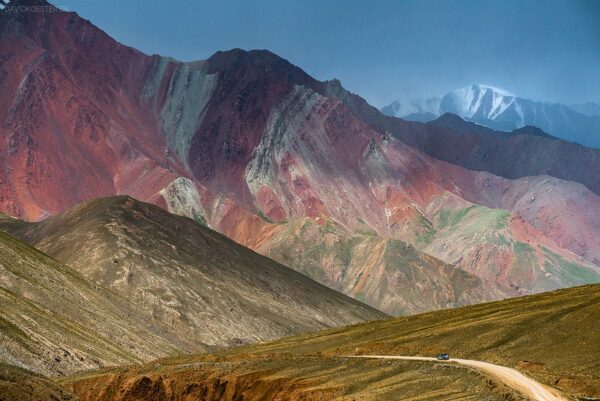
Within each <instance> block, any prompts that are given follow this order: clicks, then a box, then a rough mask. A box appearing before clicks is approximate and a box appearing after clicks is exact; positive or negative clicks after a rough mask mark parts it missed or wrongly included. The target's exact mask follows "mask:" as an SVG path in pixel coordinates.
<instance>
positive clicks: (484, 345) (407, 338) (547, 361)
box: [64, 285, 600, 401]
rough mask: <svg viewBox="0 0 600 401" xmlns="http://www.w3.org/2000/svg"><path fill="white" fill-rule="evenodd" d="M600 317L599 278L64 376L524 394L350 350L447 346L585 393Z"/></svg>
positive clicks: (292, 391)
mask: <svg viewBox="0 0 600 401" xmlns="http://www.w3.org/2000/svg"><path fill="white" fill-rule="evenodd" d="M599 318H600V287H599V286H598V285H594V286H584V287H578V288H572V289H567V290H560V291H556V292H550V293H544V294H539V295H534V296H527V297H521V298H515V299H511V300H505V301H500V302H494V303H488V304H481V305H475V306H467V307H464V308H458V309H452V310H444V311H437V312H431V313H427V314H422V315H416V316H410V317H402V318H396V319H388V320H382V321H377V322H370V323H365V324H360V325H356V326H351V327H345V328H341V329H335V330H328V331H324V332H319V333H314V334H309V335H306V336H298V337H290V338H286V339H282V340H279V341H276V342H272V343H266V344H260V345H254V346H249V347H241V348H237V349H231V350H227V351H225V352H220V353H216V354H207V355H197V356H187V357H182V358H176V359H164V360H160V361H157V362H156V363H153V364H149V365H146V366H144V367H141V368H132V369H119V370H114V371H112V372H111V371H109V372H97V373H89V374H86V375H81V376H78V377H73V378H69V379H67V380H65V381H64V384H65V385H66V386H67V387H70V388H72V389H73V390H74V392H75V393H76V394H77V395H78V396H80V397H81V399H82V400H90V401H91V400H108V399H117V400H123V401H125V400H131V399H141V400H150V399H153V400H159V399H164V398H161V396H160V393H159V390H160V389H161V388H163V389H164V388H166V385H167V383H169V386H170V387H169V388H171V389H175V391H173V394H174V395H175V397H174V399H175V400H179V399H185V394H186V393H185V392H184V389H185V388H186V387H185V385H190V384H192V383H193V385H192V387H188V388H189V389H190V390H191V389H192V388H193V391H190V393H191V394H205V397H206V398H205V399H211V400H212V399H215V400H216V399H224V400H232V399H235V397H236V396H239V395H240V394H243V395H244V399H250V400H258V399H261V396H262V395H264V394H276V395H277V396H279V397H280V398H282V399H292V400H295V399H303V400H319V399H330V400H342V399H366V400H374V399H376V400H398V399H403V400H404V399H407V400H418V399H428V400H448V399H457V400H458V399H460V400H464V399H473V400H495V399H520V398H519V396H518V395H517V394H514V393H512V392H511V391H510V390H509V389H507V388H505V387H503V386H502V385H499V384H498V383H496V382H495V380H494V378H493V377H488V378H478V377H477V376H476V375H475V374H474V373H473V372H471V371H468V370H464V369H461V368H457V367H453V366H452V365H444V366H440V365H435V364H432V363H431V362H418V361H416V362H415V361H377V360H356V359H349V358H344V356H345V355H356V354H364V355H369V354H376V355H422V356H434V355H435V354H436V353H438V352H443V351H445V352H448V353H449V354H450V357H451V358H452V357H456V358H468V359H475V360H483V361H488V362H492V363H495V364H499V365H503V366H508V367H513V368H515V369H517V370H519V371H521V372H523V373H525V374H526V375H528V376H531V377H533V378H535V379H536V380H538V381H540V382H542V383H544V384H546V385H549V386H551V387H556V388H558V389H559V390H561V391H562V392H564V393H565V394H568V395H571V396H573V397H577V398H578V399H596V398H598V397H599V396H600V362H599V361H598V358H597V356H596V348H597V344H598V342H600V319H599ZM142 388H143V389H145V392H143V391H140V389H142ZM135 389H137V390H138V392H137V396H138V397H139V398H134V397H133V394H134V390H135ZM219 390H220V391H221V392H220V393H219ZM152 396H154V398H152ZM219 396H221V397H222V398H218V397H219ZM111 397H115V398H111Z"/></svg>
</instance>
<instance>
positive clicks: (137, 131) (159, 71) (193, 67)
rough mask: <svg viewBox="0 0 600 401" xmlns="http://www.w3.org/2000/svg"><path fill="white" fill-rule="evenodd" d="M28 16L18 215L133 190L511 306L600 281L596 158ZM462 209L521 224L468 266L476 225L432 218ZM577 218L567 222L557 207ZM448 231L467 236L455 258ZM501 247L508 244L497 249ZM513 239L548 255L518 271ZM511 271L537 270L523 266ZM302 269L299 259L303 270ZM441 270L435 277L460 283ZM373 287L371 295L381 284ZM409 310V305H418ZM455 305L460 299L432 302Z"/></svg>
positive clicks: (212, 219) (255, 235)
mask: <svg viewBox="0 0 600 401" xmlns="http://www.w3.org/2000/svg"><path fill="white" fill-rule="evenodd" d="M16 1H18V2H20V3H27V4H29V3H40V4H41V3H43V1H42V0H16ZM29 14H33V13H19V14H10V13H6V12H3V13H1V14H0V34H1V35H0V39H1V40H0V49H1V50H3V52H2V54H6V56H5V57H4V58H3V61H2V65H1V66H0V68H1V69H2V71H3V73H2V74H1V75H2V76H3V77H5V78H4V79H6V82H7V85H6V90H3V91H2V93H1V94H0V95H1V97H2V99H1V100H0V103H1V105H3V106H5V107H3V108H0V121H2V124H0V131H1V132H0V134H1V135H3V136H4V137H6V138H8V141H6V142H3V144H0V151H2V150H3V148H1V147H2V146H4V147H5V149H4V151H3V154H5V155H6V156H5V157H4V158H3V159H2V160H1V161H0V163H2V168H0V175H1V176H0V179H1V180H2V182H3V183H4V185H2V187H1V188H0V191H1V193H0V207H1V208H2V210H4V211H6V212H8V213H10V214H11V215H15V216H17V217H23V218H26V219H27V220H39V219H42V218H43V217H44V216H46V215H48V214H56V213H58V212H61V211H63V210H64V209H65V208H68V207H70V206H73V205H74V204H75V203H78V202H80V201H83V200H88V199H90V198H94V197H98V196H102V195H108V194H128V195H131V196H133V197H135V198H137V199H140V200H144V201H150V202H152V203H154V204H157V205H160V206H161V207H164V208H167V209H168V210H171V211H174V212H176V213H179V214H184V215H187V216H189V217H192V218H194V219H196V220H197V221H198V222H200V223H203V224H206V225H208V226H209V227H211V228H213V229H216V230H218V231H219V232H222V233H224V234H226V235H227V236H229V237H230V238H233V239H234V240H236V241H238V242H241V243H242V244H244V245H248V246H250V247H252V248H253V249H256V250H260V251H261V252H263V253H268V252H270V251H269V250H270V249H271V247H270V241H271V239H272V238H274V235H275V233H276V232H285V231H286V230H287V228H286V227H282V226H285V225H286V224H287V222H292V221H299V220H302V219H304V218H307V217H308V218H310V219H312V220H313V221H315V222H316V221H317V219H321V221H333V222H335V223H336V224H339V225H340V226H341V227H343V228H344V230H346V231H347V232H349V233H351V235H352V236H353V237H354V236H356V237H360V235H361V233H364V232H374V233H375V234H376V235H377V236H378V237H380V239H381V242H380V243H384V242H385V241H386V240H387V239H392V240H400V241H403V242H405V243H407V244H409V245H410V246H411V247H413V248H416V249H417V250H419V251H423V252H426V253H433V256H435V257H437V258H441V259H442V260H443V262H446V263H454V264H456V265H457V266H458V267H459V268H462V269H464V270H467V271H469V272H473V273H475V274H477V275H478V276H479V278H483V279H484V280H485V281H490V280H491V281H492V282H493V284H494V286H496V287H497V289H498V290H499V291H500V292H501V293H504V292H506V291H508V292H509V294H510V295H512V294H515V293H520V292H521V291H524V292H531V291H537V290H539V289H549V288H557V287H562V286H568V285H572V284H574V283H583V282H587V281H594V280H595V279H596V276H595V274H593V273H591V274H583V275H577V278H576V279H573V278H572V277H570V276H572V275H571V274H563V273H564V272H563V270H565V269H567V270H573V269H575V270H577V271H578V272H579V271H584V272H586V273H587V272H589V271H592V272H594V271H597V270H598V269H597V266H595V265H597V263H598V260H600V259H599V257H600V240H599V239H598V238H600V236H599V235H597V234H598V233H599V232H600V221H599V220H598V219H599V218H598V217H597V216H598V213H594V211H597V210H600V201H599V198H598V197H597V196H596V195H594V193H596V194H597V193H599V192H600V175H599V174H600V173H598V172H600V168H599V166H598V164H599V163H600V157H599V154H600V153H599V151H598V150H594V149H589V148H585V147H583V146H579V145H576V144H570V143H566V142H564V141H560V140H557V139H554V138H549V137H546V136H542V135H537V134H536V135H531V132H529V130H528V129H524V130H525V131H527V132H519V133H515V134H514V135H509V136H506V137H504V136H503V137H500V136H497V135H495V134H489V135H488V134H485V133H483V134H482V133H473V132H463V131H461V130H460V129H458V130H457V129H448V128H442V127H438V126H433V125H430V124H419V123H412V122H407V121H403V120H400V119H397V118H392V117H386V116H384V115H382V114H381V113H380V112H379V111H378V110H376V109H374V108H373V107H371V106H369V105H368V104H367V103H366V102H365V101H364V100H363V99H361V98H359V97H358V96H356V95H353V94H350V93H348V92H347V91H345V90H344V89H343V87H342V86H341V84H340V83H339V82H338V81H335V80H334V81H329V82H319V81H316V80H314V79H313V78H311V77H310V76H308V75H307V74H306V73H305V72H303V71H302V70H301V69H299V68H297V67H295V66H293V65H291V64H290V63H289V62H287V61H286V60H283V59H281V58H280V57H277V56H276V55H274V54H272V53H270V52H268V51H249V52H246V51H242V50H239V49H234V50H231V51H226V52H218V53H216V54H214V55H213V56H211V57H210V58H208V59H207V60H204V61H197V62H190V63H182V62H178V61H176V60H172V59H169V58H165V57H160V56H147V55H144V54H142V53H140V52H137V51H135V50H133V49H130V48H127V47H125V46H123V45H121V44H119V43H117V42H115V41H114V40H112V39H111V38H110V37H108V35H106V34H105V33H103V32H101V31H100V30H98V29H97V28H95V27H94V26H93V25H91V24H90V23H89V22H87V21H84V20H82V19H80V18H79V17H77V15H75V14H73V13H62V12H57V13H36V15H29ZM42 78H43V79H42ZM59 89H60V90H59ZM69 104H71V108H69V107H68V105H69ZM517 149H518V151H516V150H517ZM546 176H550V177H554V178H557V179H552V178H548V177H546ZM501 177H503V178H501ZM525 177H533V178H525ZM517 179H520V180H517ZM569 181H574V182H575V183H581V184H583V185H585V186H586V187H587V188H588V189H589V190H591V191H592V192H593V193H590V192H589V191H587V190H586V189H585V188H580V186H578V185H577V184H575V183H573V182H569ZM82 182H85V183H86V185H81V183H82ZM504 193H509V194H513V195H514V196H513V197H512V198H510V199H508V198H507V197H505V196H504ZM571 193H577V194H578V198H577V199H573V197H572V196H571V195H570V194H571ZM511 196H512V195H511ZM527 196H529V198H527ZM449 198H452V199H453V202H454V201H455V203H456V204H457V205H460V207H461V208H463V209H466V208H468V207H470V206H471V205H473V206H482V207H484V208H487V209H502V210H496V211H491V212H490V213H492V214H493V213H497V214H502V215H503V216H505V220H506V223H507V224H508V223H510V225H509V227H508V229H506V230H505V228H504V225H501V227H500V226H499V227H498V228H494V226H492V227H489V228H490V229H491V231H490V233H489V234H490V235H486V236H484V238H486V240H485V241H483V242H481V241H475V240H473V241H471V240H466V242H468V246H469V247H470V248H469V249H468V252H467V255H466V256H465V257H463V258H462V259H459V258H457V257H456V255H457V253H458V250H459V248H458V246H459V244H461V245H464V242H465V241H464V240H465V238H463V237H462V234H464V233H463V232H462V231H461V230H463V229H466V230H467V234H469V235H471V236H476V234H477V233H479V232H480V231H477V230H475V232H472V231H469V230H470V229H467V227H465V226H462V225H450V226H444V228H443V229H442V230H440V229H438V228H436V227H434V225H435V222H436V221H437V220H436V218H437V217H436V215H438V214H444V213H449V212H450V211H444V209H448V208H449V209H453V208H454V207H455V205H454V203H453V204H451V205H449V206H446V205H444V204H443V203H441V202H440V199H449ZM531 198H535V202H532V204H531V205H529V206H526V204H525V202H526V199H531ZM565 206H567V207H568V210H569V217H568V218H567V217H566V215H565V214H562V213H558V211H560V210H562V209H564V207H565ZM457 207H458V206H457ZM478 210H480V211H481V210H485V209H478ZM484 214H487V212H486V213H484ZM594 216H596V217H594ZM489 221H490V220H489V219H488V220H486V218H485V216H483V214H482V215H481V224H476V225H475V226H476V227H479V228H481V229H482V230H484V231H486V230H487V229H488V228H486V227H483V225H482V224H485V223H486V222H488V223H489ZM290 227H291V226H290ZM471 227H472V226H471ZM450 229H455V230H456V232H454V233H450V232H447V231H448V230H450ZM496 229H497V230H505V231H504V232H502V233H500V232H497V233H494V232H493V231H494V230H496ZM436 236H442V237H443V238H453V239H456V238H462V239H461V241H455V242H456V244H454V243H452V244H450V245H449V247H452V246H456V248H455V249H442V247H441V242H442V240H441V239H437V242H436ZM530 236H531V237H530ZM499 237H502V238H506V239H507V243H509V246H507V247H505V248H504V249H503V250H502V252H500V253H499V252H496V245H497V244H496V243H495V242H494V241H493V239H495V238H499ZM359 241H360V238H359ZM529 242H531V244H529ZM518 243H525V244H529V245H530V246H531V247H532V248H533V253H534V254H535V255H536V257H529V256H531V255H529V256H528V257H527V258H525V259H523V258H521V259H519V255H517V254H518V252H519V250H520V249H521V248H522V247H521V246H520V244H518ZM515 244H517V245H515ZM331 246H332V248H330V249H328V250H327V252H333V254H335V252H336V251H335V250H334V248H335V245H333V244H332V245H331ZM544 248H546V249H548V250H550V251H551V253H552V255H549V256H546V252H545V251H544ZM407 249H408V248H407ZM286 253H287V254H289V253H290V252H287V251H285V250H283V249H281V248H279V250H278V252H275V253H273V254H274V255H284V254H286ZM409 253H410V252H409ZM295 254H296V255H298V256H297V257H298V258H300V255H301V254H299V253H295ZM498 255H500V257H498ZM555 255H558V256H560V257H561V258H562V259H564V261H565V262H564V263H563V261H562V260H561V259H558V258H557V257H555ZM335 256H336V257H338V258H339V257H341V256H342V255H339V254H337V255H335ZM423 256H424V257H423V258H421V261H423V262H424V263H427V264H429V262H428V261H427V258H426V257H425V255H423ZM277 257H279V256H277ZM398 257H399V259H398V262H399V263H398V264H399V265H402V263H403V262H402V257H403V255H398ZM419 258H420V256H419ZM408 259H410V257H409V258H408ZM431 260H433V259H431ZM515 260H519V262H518V263H519V264H521V263H525V264H526V266H524V267H523V268H522V269H513V268H512V267H511V266H512V265H514V263H515V262H514V261H515ZM280 261H283V260H280ZM483 261H485V262H483ZM548 261H550V262H549V264H550V267H547V264H548V263H547V262H548ZM300 262H301V261H300V260H299V259H298V260H296V261H291V260H288V261H286V263H290V264H292V265H293V266H297V267H298V268H300V269H301V267H300V266H301V263H300ZM389 263H390V264H394V263H395V262H394V261H392V260H390V261H389ZM434 265H435V263H434ZM434 265H431V267H432V268H433V270H432V271H434V270H436V267H435V266H434ZM567 265H568V266H569V267H568V268H567V267H565V266H567ZM572 265H576V267H575V268H573V269H571V266H572ZM305 271H306V270H305ZM438 272H439V271H438ZM546 273H548V274H549V275H547V274H546ZM442 276H443V275H442ZM442 276H437V278H436V279H435V280H433V282H439V283H441V282H443V283H444V284H443V285H444V286H445V287H446V288H451V287H452V288H453V287H454V284H452V283H451V281H452V280H450V281H448V280H447V279H448V276H446V278H442ZM338 277H339V278H341V277H342V276H341V275H340V276H338ZM366 277H369V284H368V285H367V286H366V287H371V288H373V289H376V288H377V286H379V285H381V286H385V285H386V284H385V283H384V282H381V283H379V282H378V280H379V279H380V277H379V276H378V275H371V276H366ZM315 278H317V277H316V276H315ZM534 278H540V280H541V283H533V282H532V280H533V279H534ZM439 280H441V281H439ZM586 280H587V281H586ZM465 282H466V281H465ZM455 284H456V283H455ZM329 285H333V283H331V284H329ZM340 287H343V288H346V290H345V291H350V288H349V287H347V286H342V283H341V282H340V283H336V284H335V288H340ZM366 287H365V288H366ZM517 287H518V288H517ZM486 288H488V289H489V288H490V287H486ZM429 290H432V289H431V288H430V289H429ZM349 293H351V292H349ZM475 293H479V290H477V291H475ZM482 294H483V293H482ZM497 294H498V293H497V292H494V293H491V292H490V293H488V294H487V296H486V297H485V298H483V299H492V298H493V297H496V296H497ZM355 295H356V296H359V294H358V293H356V294H355ZM383 298H384V297H382V298H380V299H381V300H382V302H383ZM409 298H411V297H410V296H408V294H407V299H403V300H399V302H404V303H406V304H407V305H408V303H413V302H415V301H416V300H411V299H409ZM473 300H475V299H473ZM448 302H450V303H448ZM453 302H454V301H453V300H452V295H451V291H449V292H447V294H446V295H445V296H444V298H440V299H439V300H437V301H436V302H435V306H434V305H430V304H427V305H428V307H429V306H432V307H443V306H444V305H448V304H453ZM382 305H383V304H382ZM377 306H378V307H379V305H378V304H377ZM414 306H415V308H417V305H416V304H415V305H414ZM424 307H425V304H424V305H423V308H424ZM423 308H422V309H414V310H423Z"/></svg>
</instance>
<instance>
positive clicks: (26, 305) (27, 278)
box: [0, 232, 206, 375]
mask: <svg viewBox="0 0 600 401" xmlns="http://www.w3.org/2000/svg"><path fill="white" fill-rule="evenodd" d="M0 283H1V287H0V300H1V303H2V308H1V309H0V328H1V330H0V343H1V344H2V347H1V348H0V358H1V359H2V360H3V361H6V362H8V363H10V364H13V365H19V366H22V367H25V368H28V369H30V370H33V371H36V372H39V373H43V374H47V375H57V374H68V373H73V372H75V371H77V370H82V369H90V368H97V367H101V366H107V365H116V364H127V363H139V362H142V361H147V360H149V359H152V358H157V357H159V356H165V355H169V354H175V353H177V351H178V350H187V351H192V350H194V351H200V350H205V349H206V347H204V346H203V345H202V344H200V343H198V342H193V341H190V340H188V339H186V338H184V337H183V336H180V335H179V334H178V333H177V332H176V331H174V330H172V329H170V328H169V327H167V326H165V325H163V324H161V323H160V322H158V321H154V320H152V319H145V318H143V317H141V316H140V314H139V310H138V309H137V308H136V306H135V305H134V304H132V303H130V302H128V301H127V300H125V299H123V298H121V297H119V296H118V295H116V294H115V293H114V292H112V291H109V290H107V289H106V288H104V287H102V286H99V285H96V284H94V283H92V282H90V281H88V280H86V279H85V278H84V277H83V276H81V275H80V274H78V273H76V272H75V271H74V270H71V269H70V268H68V267H66V266H65V265H63V264H61V263H59V262H57V261H55V260H53V259H51V258H49V257H48V256H46V255H45V254H43V253H41V252H40V251H38V250H36V249H34V248H32V247H30V246H29V245H26V244H24V243H22V242H20V241H18V240H16V239H15V238H12V237H11V236H9V235H7V234H6V233H3V232H0Z"/></svg>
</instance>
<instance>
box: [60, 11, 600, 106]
mask: <svg viewBox="0 0 600 401" xmlns="http://www.w3.org/2000/svg"><path fill="white" fill-rule="evenodd" d="M51 2H52V3H53V4H55V5H57V6H61V7H65V8H67V9H68V10H69V11H76V12H77V13H79V14H80V15H81V16H83V17H85V18H87V19H89V20H91V21H92V22H93V23H94V24H96V25H97V26H99V27H100V28H102V29H103V30H104V31H106V32H107V33H108V34H109V35H111V36H112V37H114V38H115V39H117V40H118V41H120V42H122V43H124V44H126V45H129V46H132V47H135V48H137V49H139V50H141V51H143V52H145V53H148V54H155V53H156V54H161V55H165V56H172V57H174V58H176V59H179V60H184V61H189V60H198V59H205V58H208V57H209V56H210V55H211V54H213V53H214V52H216V51H218V50H227V49H232V48H242V49H247V50H250V49H268V50H271V51H272V52H274V53H276V54H278V55H280V56H281V57H283V58H285V59H287V60H289V61H290V62H291V63H293V64H295V65H297V66H299V67H301V68H302V69H304V70H305V71H306V72H308V73H309V74H311V75H312V76H314V77H315V78H317V79H320V80H326V79H332V78H338V79H339V80H340V81H342V84H343V85H344V87H346V88H347V89H349V90H351V91H352V92H355V93H357V94H359V95H361V96H362V97H364V98H366V99H367V100H368V101H369V102H370V103H371V104H373V105H375V106H377V107H382V106H385V105H386V104H388V103H390V102H391V101H393V100H395V99H403V100H404V99H410V98H416V97H427V96H432V95H441V94H444V93H446V92H448V91H451V90H453V89H457V88H460V87H463V86H466V85H469V84H473V83H481V84H488V85H492V86H497V87H501V88H504V89H507V90H509V91H511V92H513V93H516V94H517V95H520V96H524V97H529V98H533V99H536V100H545V101H557V102H564V103H579V102H584V101H594V102H598V103H600V1H597V0H497V1H491V0H472V1H467V0H363V1H358V0H171V1H164V0H163V1H159V0H127V1H124V0H104V1H97V0H51Z"/></svg>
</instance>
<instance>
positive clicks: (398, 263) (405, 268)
mask: <svg viewBox="0 0 600 401" xmlns="http://www.w3.org/2000/svg"><path fill="white" fill-rule="evenodd" d="M284 227H285V228H283V227H282V229H281V230H280V231H278V232H277V233H275V234H273V236H272V237H271V238H270V239H269V240H268V241H265V242H263V243H262V244H261V246H259V247H258V251H259V252H261V253H264V254H265V255H267V256H269V257H271V258H273V259H275V260H279V261H281V262H282V263H284V264H286V265H288V266H290V267H292V268H293V269H295V270H297V271H299V272H301V273H303V274H305V275H307V276H309V277H312V278H313V279H315V280H317V281H319V282H320V283H322V284H325V285H327V286H328V287H330V288H333V289H336V290H338V291H341V292H343V293H344V294H348V295H350V296H352V297H353V298H356V299H358V300H360V301H362V302H365V303H367V304H368V305H373V306H377V307H378V308H379V309H381V310H382V311H384V312H387V313H389V314H392V315H405V314H414V313H418V312H422V311H425V310H434V309H443V308H451V307H457V306H462V305H467V304H472V303H477V302H481V301H484V300H496V299H500V298H505V297H507V296H508V292H503V291H502V290H501V289H499V288H498V287H496V286H495V285H494V284H492V283H493V282H492V281H486V280H482V279H480V278H479V277H477V276H475V275H473V274H469V273H467V272H465V271H463V270H460V269H457V268H456V267H454V266H452V265H449V264H445V263H443V262H442V261H440V260H437V259H435V258H432V257H430V256H429V255H427V254H424V253H422V252H419V251H417V250H416V249H414V248H412V247H411V246H409V245H408V244H406V243H405V242H402V241H399V240H392V239H389V238H381V237H379V236H377V235H375V233H372V232H371V233H364V234H352V233H350V232H348V231H347V230H345V229H344V228H343V227H341V226H339V225H338V224H336V223H335V222H333V221H331V220H328V221H319V222H318V223H317V222H315V221H314V220H312V219H309V218H304V219H302V220H299V221H291V222H289V223H287V224H285V225H284Z"/></svg>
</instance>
